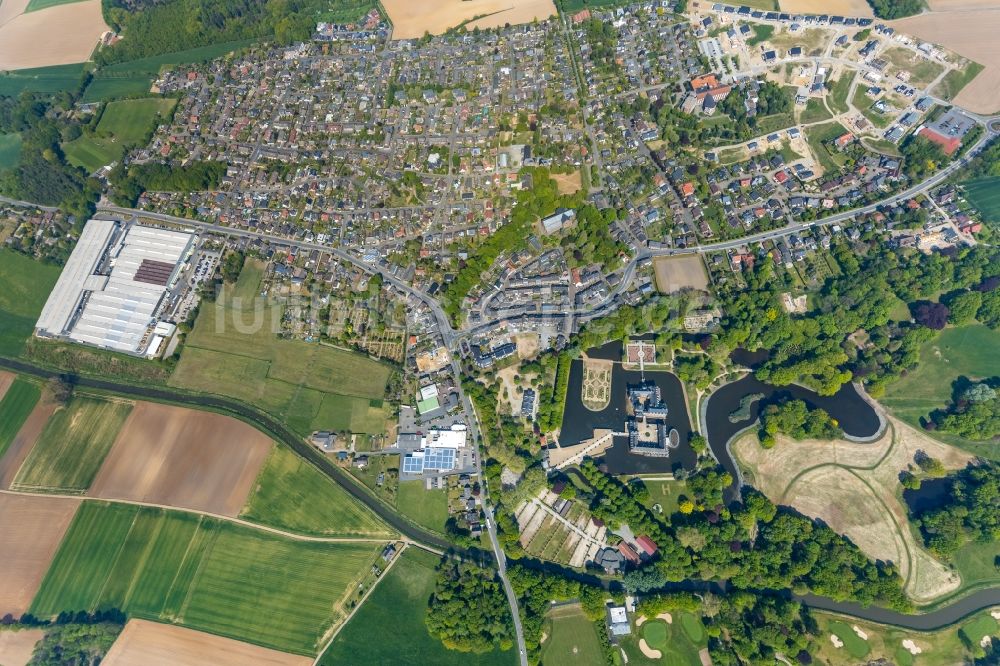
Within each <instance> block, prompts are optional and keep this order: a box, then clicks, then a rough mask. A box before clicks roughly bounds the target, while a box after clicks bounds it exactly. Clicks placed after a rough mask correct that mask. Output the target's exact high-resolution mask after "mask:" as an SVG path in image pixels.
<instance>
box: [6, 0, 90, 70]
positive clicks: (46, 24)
mask: <svg viewBox="0 0 1000 666" xmlns="http://www.w3.org/2000/svg"><path fill="white" fill-rule="evenodd" d="M8 2H13V4H14V5H18V6H20V7H17V6H12V7H10V8H8V9H0V17H5V16H6V17H8V18H7V19H6V21H5V22H4V23H2V24H0V70H8V69H25V68H28V67H48V66H49V65H68V64H71V63H77V62H84V61H85V60H89V59H90V55H91V53H93V51H94V48H96V47H97V40H98V39H100V37H101V35H102V34H103V33H104V32H105V31H106V30H107V29H108V26H107V25H105V23H104V17H103V16H102V15H101V0H84V1H83V2H73V3H70V4H64V5H56V6H55V7H49V8H47V9H42V10H39V11H37V12H29V13H27V14H23V13H20V12H21V11H23V5H24V4H26V3H23V2H22V0H4V2H3V4H5V5H6V4H7V3H8ZM18 9H20V11H18V13H17V14H16V15H14V16H13V17H12V18H10V17H9V14H8V12H10V13H13V12H14V11H15V10H18Z"/></svg>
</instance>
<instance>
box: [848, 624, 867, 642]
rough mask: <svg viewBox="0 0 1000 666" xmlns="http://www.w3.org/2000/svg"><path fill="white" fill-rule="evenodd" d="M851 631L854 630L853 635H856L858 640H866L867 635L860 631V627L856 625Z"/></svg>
mask: <svg viewBox="0 0 1000 666" xmlns="http://www.w3.org/2000/svg"><path fill="white" fill-rule="evenodd" d="M851 629H853V630H854V633H856V634H857V635H858V638H860V639H861V640H863V641H866V640H868V634H867V633H866V632H865V631H864V630H862V629H861V627H859V626H858V625H856V624H855V625H853V626H852V627H851Z"/></svg>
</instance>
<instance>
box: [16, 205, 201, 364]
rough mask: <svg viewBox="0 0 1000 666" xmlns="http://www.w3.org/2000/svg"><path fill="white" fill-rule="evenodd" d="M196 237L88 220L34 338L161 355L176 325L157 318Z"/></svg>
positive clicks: (175, 232) (125, 224) (110, 221)
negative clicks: (66, 340)
mask: <svg viewBox="0 0 1000 666" xmlns="http://www.w3.org/2000/svg"><path fill="white" fill-rule="evenodd" d="M193 244H194V236H193V235H192V234H190V233H185V232H181V231H169V230H166V229H156V228H153V227H144V226H141V225H138V224H131V223H125V222H117V221H114V220H90V221H89V222H87V225H86V226H85V227H84V228H83V233H82V234H81V235H80V240H79V241H78V242H77V244H76V248H74V250H73V254H72V255H70V258H69V261H67V262H66V266H65V267H64V268H63V271H62V274H61V275H60V276H59V280H58V281H57V282H56V286H55V288H54V289H53V290H52V293H51V294H49V299H48V301H46V303H45V307H44V308H43V309H42V314H41V315H40V316H39V317H38V323H37V324H36V325H35V334H36V335H39V336H42V337H52V338H65V339H69V340H73V341H75V342H82V343H85V344H90V345H94V346H96V347H101V348H104V349H111V350H114V351H120V352H125V353H129V354H138V355H151V356H152V355H155V354H156V353H157V352H158V351H159V346H160V344H161V343H162V341H163V339H164V336H163V333H166V332H167V331H168V330H172V329H170V327H166V326H163V325H160V326H159V328H158V327H157V325H158V324H160V322H158V321H157V316H158V315H159V314H160V308H161V305H162V303H163V300H164V296H165V295H166V294H167V293H168V291H169V290H170V288H171V287H173V286H174V285H175V283H176V280H177V278H178V274H179V272H180V270H179V269H180V266H181V265H182V264H183V263H184V261H185V260H186V259H187V257H188V255H189V254H190V253H191V251H192V247H193Z"/></svg>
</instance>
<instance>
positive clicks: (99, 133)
mask: <svg viewBox="0 0 1000 666" xmlns="http://www.w3.org/2000/svg"><path fill="white" fill-rule="evenodd" d="M176 104H177V100H175V99H169V98H161V97H149V98H146V99H129V100H123V101H120V102H111V103H110V104H108V105H107V107H105V109H104V113H103V114H102V115H101V120H100V122H98V123H97V128H96V129H95V131H94V135H93V136H81V137H79V138H78V139H75V140H73V141H71V142H69V143H67V144H65V145H64V146H63V150H64V151H65V152H66V159H67V160H68V161H69V162H70V163H72V164H76V165H78V166H82V167H83V168H84V169H86V170H87V171H90V172H93V171H96V170H97V169H99V168H101V167H102V166H104V165H106V164H108V163H110V162H113V161H115V160H117V159H120V158H121V156H122V154H123V153H124V152H125V150H126V149H127V148H128V147H129V146H132V145H136V144H140V143H145V140H146V136H147V135H148V134H149V133H150V132H151V131H152V130H153V129H154V127H155V126H156V125H157V124H159V123H162V122H167V121H168V120H169V119H170V116H171V114H172V113H173V110H174V106H176Z"/></svg>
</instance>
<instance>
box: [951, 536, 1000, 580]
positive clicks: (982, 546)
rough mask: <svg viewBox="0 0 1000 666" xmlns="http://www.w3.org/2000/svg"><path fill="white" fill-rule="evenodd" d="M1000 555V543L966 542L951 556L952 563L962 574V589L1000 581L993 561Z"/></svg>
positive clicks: (998, 572)
mask: <svg viewBox="0 0 1000 666" xmlns="http://www.w3.org/2000/svg"><path fill="white" fill-rule="evenodd" d="M997 557H1000V543H997V542H993V543H979V542H973V543H968V544H966V545H964V546H962V547H961V548H959V549H958V552H956V553H955V554H954V555H953V556H952V563H953V564H954V565H955V568H956V569H958V572H959V574H961V576H962V590H963V591H967V590H969V589H973V588H976V587H980V586H983V587H985V586H987V585H996V584H997V583H998V582H1000V571H997V568H996V565H995V564H994V562H995V561H996V558H997Z"/></svg>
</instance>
